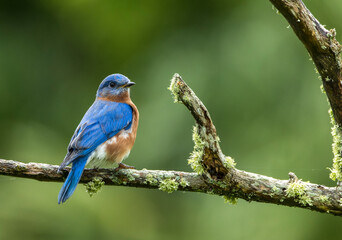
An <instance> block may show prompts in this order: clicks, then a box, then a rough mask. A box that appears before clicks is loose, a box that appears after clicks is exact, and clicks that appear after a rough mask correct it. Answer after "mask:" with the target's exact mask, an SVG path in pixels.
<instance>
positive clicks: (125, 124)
mask: <svg viewBox="0 0 342 240" xmlns="http://www.w3.org/2000/svg"><path fill="white" fill-rule="evenodd" d="M132 119H133V110H132V108H131V107H130V106H129V105H128V104H126V103H117V102H110V101H104V100H95V102H94V103H93V105H92V106H91V107H90V108H89V109H88V111H87V112H86V114H85V115H84V117H83V119H82V120H81V122H80V124H79V125H78V127H77V128H76V130H75V133H74V135H73V136H72V138H71V140H70V143H69V146H68V153H67V155H66V156H65V158H64V161H63V162H62V164H61V165H60V167H59V170H61V169H63V168H64V167H66V166H67V165H69V164H70V163H72V168H71V171H70V173H69V175H68V177H67V179H66V181H65V183H64V185H63V187H62V189H61V191H60V193H59V196H58V203H59V204H60V203H63V202H65V201H66V200H67V199H68V198H69V197H70V196H71V195H72V194H73V192H74V191H75V189H76V186H77V184H78V182H79V180H80V178H81V175H82V172H83V169H84V167H85V165H86V163H87V160H88V158H89V156H90V155H91V153H92V152H93V151H94V150H95V149H96V148H97V147H98V146H99V145H100V144H102V143H103V142H105V141H107V140H108V139H110V138H112V137H113V136H115V135H116V134H117V133H118V132H120V131H121V130H122V129H129V127H131V125H132Z"/></svg>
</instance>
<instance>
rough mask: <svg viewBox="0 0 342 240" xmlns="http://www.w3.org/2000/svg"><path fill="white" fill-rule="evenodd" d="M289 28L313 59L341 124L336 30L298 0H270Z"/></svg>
mask: <svg viewBox="0 0 342 240" xmlns="http://www.w3.org/2000/svg"><path fill="white" fill-rule="evenodd" d="M270 2H271V3H272V4H273V5H274V6H275V7H276V8H277V9H278V10H279V12H280V13H281V14H282V15H283V16H284V17H285V18H286V20H287V21H288V22H289V24H290V26H291V27H292V29H293V31H294V32H295V34H296V35H297V37H298V38H299V39H300V40H301V41H302V43H303V44H304V46H305V47H306V49H307V50H308V52H309V54H310V56H311V58H312V60H313V61H314V63H315V65H316V68H317V71H318V72H319V74H320V76H321V78H322V82H323V86H324V89H325V92H326V93H327V96H328V99H329V102H330V105H331V109H332V111H333V114H334V118H335V121H336V123H337V124H338V125H339V126H342V69H341V58H340V53H341V51H342V48H341V45H340V44H339V42H338V41H337V40H336V31H335V29H330V30H327V29H326V28H325V27H324V26H323V25H322V24H320V23H319V21H318V20H317V19H316V18H315V17H314V16H313V15H312V13H311V12H310V11H309V9H308V8H307V7H306V6H305V5H304V3H303V2H302V1H301V0H270Z"/></svg>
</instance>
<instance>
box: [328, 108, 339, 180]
mask: <svg viewBox="0 0 342 240" xmlns="http://www.w3.org/2000/svg"><path fill="white" fill-rule="evenodd" d="M329 115H330V119H331V124H332V125H333V127H332V128H331V135H332V136H333V143H332V151H333V154H334V158H333V166H332V168H330V171H331V173H330V178H331V179H332V180H333V181H336V180H338V181H342V156H341V150H342V129H341V127H339V126H338V125H337V124H336V123H335V119H334V115H333V112H332V110H331V109H330V110H329Z"/></svg>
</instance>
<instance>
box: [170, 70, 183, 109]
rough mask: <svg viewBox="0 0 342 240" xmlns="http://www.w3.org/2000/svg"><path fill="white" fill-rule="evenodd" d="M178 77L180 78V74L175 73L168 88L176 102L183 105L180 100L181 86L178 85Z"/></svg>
mask: <svg viewBox="0 0 342 240" xmlns="http://www.w3.org/2000/svg"><path fill="white" fill-rule="evenodd" d="M177 77H180V76H179V74H178V73H175V75H173V77H172V79H171V84H170V86H169V87H168V89H169V90H170V91H171V93H172V96H173V99H174V102H175V103H182V102H181V99H180V98H179V92H180V89H179V86H178V84H177Z"/></svg>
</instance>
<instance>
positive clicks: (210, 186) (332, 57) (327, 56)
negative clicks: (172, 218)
mask: <svg viewBox="0 0 342 240" xmlns="http://www.w3.org/2000/svg"><path fill="white" fill-rule="evenodd" d="M270 1H271V2H272V3H273V4H274V5H275V6H276V7H277V8H278V9H279V11H280V12H281V13H282V14H283V15H284V16H285V17H286V18H287V19H288V21H289V22H290V24H291V26H292V27H293V29H294V31H295V32H296V34H297V36H298V37H299V38H300V39H301V41H302V42H303V43H304V45H305V46H306V48H307V49H308V51H309V53H310V54H311V56H312V58H313V60H314V62H315V64H316V66H317V69H318V71H319V72H320V74H321V76H322V79H323V84H324V87H325V89H326V91H327V95H328V98H329V101H330V103H331V105H332V108H333V112H334V116H335V119H336V122H337V124H339V125H341V123H342V101H341V100H342V97H341V95H342V94H341V82H340V80H341V67H340V59H339V52H340V45H339V44H338V42H337V41H336V39H335V34H334V31H332V30H331V31H327V30H326V29H325V28H324V27H323V26H321V25H320V24H319V22H318V21H317V20H316V19H315V18H314V17H313V16H312V14H311V13H310V12H309V10H308V9H307V8H306V7H305V5H304V4H303V3H302V2H301V1H300V0H270ZM329 34H330V35H329ZM328 79H329V80H328ZM170 90H171V91H172V93H173V94H174V97H175V101H176V102H181V103H183V104H184V105H185V106H186V107H187V108H188V109H189V111H190V112H191V114H192V115H193V117H194V119H195V121H196V126H195V128H194V133H193V140H194V144H195V145H194V151H193V153H192V155H191V157H190V159H189V160H188V161H189V164H190V165H191V167H192V168H193V169H194V171H195V172H196V173H189V172H177V171H160V170H130V169H122V170H119V171H117V172H116V171H114V170H110V169H85V171H84V173H83V175H82V178H81V183H87V189H88V191H95V190H96V189H94V188H95V187H94V186H95V185H96V184H97V183H99V184H98V186H102V185H103V184H106V185H116V186H130V187H141V188H152V189H157V188H158V189H160V190H163V191H166V192H173V191H177V190H181V191H192V192H202V193H207V194H214V195H220V196H224V197H225V198H226V200H228V201H230V202H235V200H236V199H237V198H242V199H245V200H247V201H257V202H265V203H273V204H278V205H284V206H293V207H299V208H305V209H310V210H313V211H317V212H325V213H329V214H333V215H337V216H342V192H341V191H338V189H337V188H334V187H326V186H322V185H317V184H313V183H309V182H303V181H302V180H299V179H298V178H297V176H295V174H293V173H289V179H288V180H279V179H275V178H271V177H267V176H263V175H259V174H255V173H250V172H246V171H242V170H238V169H236V168H235V167H234V166H235V163H234V161H233V159H231V158H230V157H228V156H225V155H224V154H223V153H222V151H221V148H220V145H219V138H218V136H217V133H216V129H215V126H214V124H213V121H212V120H211V118H210V115H209V112H208V110H207V109H206V107H205V106H204V104H203V103H202V102H201V101H200V100H199V98H198V97H197V96H196V95H195V93H194V92H193V91H192V90H191V89H190V87H189V86H188V85H187V84H186V83H185V82H184V81H183V80H182V78H181V77H180V76H179V75H178V74H175V75H174V77H173V79H172V80H171V86H170ZM57 169H58V166H54V165H48V164H42V163H28V164H25V163H21V162H16V161H9V160H0V175H7V176H15V177H23V178H31V179H36V180H40V181H55V182H62V181H64V179H65V177H66V176H67V174H68V171H69V170H70V168H66V169H65V170H63V172H62V173H58V172H57Z"/></svg>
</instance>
